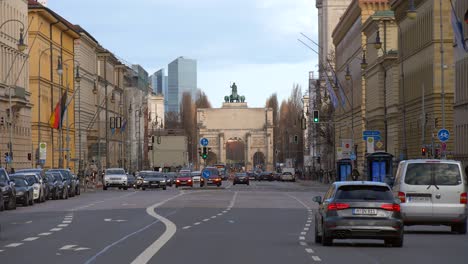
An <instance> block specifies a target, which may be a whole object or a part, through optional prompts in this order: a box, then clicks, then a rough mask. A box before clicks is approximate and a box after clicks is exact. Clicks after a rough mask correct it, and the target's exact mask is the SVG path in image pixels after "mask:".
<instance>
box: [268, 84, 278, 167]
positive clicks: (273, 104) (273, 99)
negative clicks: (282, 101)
mask: <svg viewBox="0 0 468 264" xmlns="http://www.w3.org/2000/svg"><path fill="white" fill-rule="evenodd" d="M265 106H266V107H267V108H271V109H272V110H273V153H275V155H274V156H273V163H274V164H276V163H277V162H278V158H277V156H278V155H277V154H276V153H278V152H279V146H280V142H279V138H280V137H279V134H278V133H279V120H278V115H279V104H278V96H277V95H276V93H274V94H272V95H270V97H268V99H267V100H266V104H265Z"/></svg>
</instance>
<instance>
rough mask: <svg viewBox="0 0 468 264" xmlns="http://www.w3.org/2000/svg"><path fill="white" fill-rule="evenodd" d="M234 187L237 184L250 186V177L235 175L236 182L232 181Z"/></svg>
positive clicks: (245, 174) (243, 174) (241, 174)
mask: <svg viewBox="0 0 468 264" xmlns="http://www.w3.org/2000/svg"><path fill="white" fill-rule="evenodd" d="M232 184H233V185H236V184H247V185H250V177H249V176H248V175H247V173H236V174H235V175H234V180H233V181H232Z"/></svg>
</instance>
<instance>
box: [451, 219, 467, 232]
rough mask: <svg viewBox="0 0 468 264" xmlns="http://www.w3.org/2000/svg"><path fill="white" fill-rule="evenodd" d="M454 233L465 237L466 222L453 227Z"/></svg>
mask: <svg viewBox="0 0 468 264" xmlns="http://www.w3.org/2000/svg"><path fill="white" fill-rule="evenodd" d="M452 232H455V233H458V234H461V235H464V234H466V220H465V221H463V222H461V223H459V224H454V225H452Z"/></svg>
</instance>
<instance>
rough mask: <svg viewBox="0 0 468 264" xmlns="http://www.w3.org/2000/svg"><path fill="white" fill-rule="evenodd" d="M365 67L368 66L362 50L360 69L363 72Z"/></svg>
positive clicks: (364, 52)
mask: <svg viewBox="0 0 468 264" xmlns="http://www.w3.org/2000/svg"><path fill="white" fill-rule="evenodd" d="M367 66H368V64H367V60H366V51H365V50H363V51H362V61H361V69H363V70H365V69H367Z"/></svg>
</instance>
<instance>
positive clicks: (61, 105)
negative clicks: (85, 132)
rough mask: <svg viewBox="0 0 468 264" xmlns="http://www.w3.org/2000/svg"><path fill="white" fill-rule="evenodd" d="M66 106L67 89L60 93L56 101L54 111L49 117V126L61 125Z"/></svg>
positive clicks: (56, 127) (56, 126)
mask: <svg viewBox="0 0 468 264" xmlns="http://www.w3.org/2000/svg"><path fill="white" fill-rule="evenodd" d="M66 108H67V91H65V92H64V93H63V95H62V98H61V99H60V101H58V102H57V105H56V106H55V109H54V111H53V112H52V115H51V116H50V119H49V124H50V127H51V128H55V129H59V128H60V127H61V126H62V120H63V114H64V113H65V110H66Z"/></svg>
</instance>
